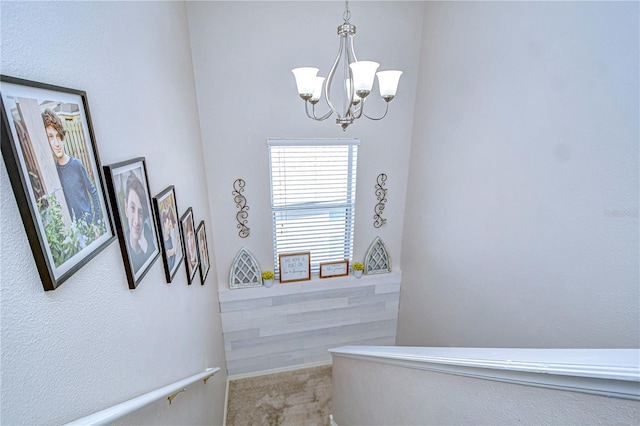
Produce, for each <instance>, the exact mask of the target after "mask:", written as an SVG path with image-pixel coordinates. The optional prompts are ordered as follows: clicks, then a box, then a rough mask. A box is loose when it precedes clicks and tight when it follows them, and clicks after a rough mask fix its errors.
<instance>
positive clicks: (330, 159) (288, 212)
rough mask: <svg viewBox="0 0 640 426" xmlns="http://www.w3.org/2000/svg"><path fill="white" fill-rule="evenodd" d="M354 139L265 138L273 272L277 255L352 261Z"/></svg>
mask: <svg viewBox="0 0 640 426" xmlns="http://www.w3.org/2000/svg"><path fill="white" fill-rule="evenodd" d="M359 144H360V141H359V140H357V139H310V140H289V139H286V140H276V139H269V140H268V141H267V145H268V146H269V163H270V167H271V210H272V214H273V253H274V262H273V264H274V265H275V266H274V269H275V271H276V274H277V271H278V254H280V253H295V252H301V251H310V252H311V272H312V273H316V274H317V273H318V271H319V264H320V262H327V261H332V260H344V259H348V260H349V261H351V259H352V257H353V227H354V217H355V205H356V170H357V154H358V145H359Z"/></svg>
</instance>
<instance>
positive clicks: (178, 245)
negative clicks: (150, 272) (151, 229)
mask: <svg viewBox="0 0 640 426" xmlns="http://www.w3.org/2000/svg"><path fill="white" fill-rule="evenodd" d="M153 207H154V212H155V215H156V223H157V224H158V235H159V237H160V238H159V239H160V247H161V249H162V260H163V264H164V274H165V277H166V279H167V283H171V281H172V280H173V277H174V276H175V275H176V272H178V268H179V267H180V265H181V264H182V261H183V260H184V250H183V245H182V233H181V232H180V226H179V224H178V204H177V201H176V191H175V187H174V186H173V185H171V186H169V187H167V188H165V189H164V190H163V191H162V192H160V193H159V194H158V195H156V196H155V197H153Z"/></svg>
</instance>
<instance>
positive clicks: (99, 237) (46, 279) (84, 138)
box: [0, 75, 116, 291]
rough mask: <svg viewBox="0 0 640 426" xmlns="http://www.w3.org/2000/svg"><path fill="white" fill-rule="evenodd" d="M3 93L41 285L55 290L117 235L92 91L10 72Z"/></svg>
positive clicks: (0, 87) (11, 166)
mask: <svg viewBox="0 0 640 426" xmlns="http://www.w3.org/2000/svg"><path fill="white" fill-rule="evenodd" d="M0 95H1V96H0V97H1V99H2V108H1V109H2V126H1V128H2V130H1V137H0V149H1V151H2V157H3V158H4V162H5V164H6V166H7V172H8V175H9V181H10V182H11V186H12V188H13V193H14V195H15V197H16V201H17V204H18V209H19V211H20V215H21V217H22V222H23V224H24V228H25V231H26V235H27V240H28V241H29V244H30V246H31V251H32V253H33V257H34V260H35V263H36V267H37V269H38V273H39V275H40V279H41V280H42V286H43V288H44V290H45V291H49V290H55V289H56V288H57V287H58V286H60V284H62V283H63V282H65V281H66V280H67V279H69V277H71V276H72V275H73V274H74V273H75V272H77V271H78V270H79V269H80V268H82V267H83V266H84V265H85V264H86V263H87V262H89V260H91V259H93V258H94V257H95V256H97V255H98V253H100V252H101V251H102V250H104V249H105V248H106V247H107V246H108V245H109V244H110V243H111V242H112V241H114V240H115V238H116V237H115V232H114V229H113V223H112V220H111V212H110V210H109V207H108V201H107V195H106V192H105V187H104V178H103V175H102V166H101V165H100V157H99V155H98V148H97V145H96V141H95V135H94V132H93V125H92V124H91V114H90V113H89V103H88V101H87V95H86V93H85V92H84V91H82V90H77V89H69V88H66V87H60V86H54V85H50V84H45V83H38V82H34V81H29V80H23V79H19V78H15V77H9V76H5V75H1V76H0ZM3 209H4V206H3ZM7 255H9V254H8V253H7Z"/></svg>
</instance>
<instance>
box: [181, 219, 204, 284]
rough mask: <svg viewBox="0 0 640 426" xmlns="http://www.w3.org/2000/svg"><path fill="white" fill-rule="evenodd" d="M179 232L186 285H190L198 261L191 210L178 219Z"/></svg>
mask: <svg viewBox="0 0 640 426" xmlns="http://www.w3.org/2000/svg"><path fill="white" fill-rule="evenodd" d="M180 230H181V231H182V242H183V244H184V257H185V259H186V260H185V264H186V268H185V269H186V271H187V284H189V285H191V282H192V281H193V278H194V277H195V276H196V272H198V266H199V265H200V260H199V258H198V243H197V242H196V229H195V222H194V219H193V209H192V208H191V207H189V208H188V209H187V211H186V212H184V214H183V215H182V216H181V217H180Z"/></svg>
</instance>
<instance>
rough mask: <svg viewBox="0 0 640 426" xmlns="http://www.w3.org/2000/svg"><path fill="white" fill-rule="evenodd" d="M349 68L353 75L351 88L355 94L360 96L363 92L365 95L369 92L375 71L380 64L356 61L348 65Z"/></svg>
mask: <svg viewBox="0 0 640 426" xmlns="http://www.w3.org/2000/svg"><path fill="white" fill-rule="evenodd" d="M349 66H350V67H351V71H352V73H353V87H354V89H355V91H356V93H358V94H359V95H361V96H362V94H363V92H364V93H366V94H368V93H369V92H371V88H372V87H373V80H374V79H375V77H376V70H377V69H378V67H379V66H380V64H379V63H377V62H372V61H357V62H352V63H350V64H349ZM366 94H365V96H366Z"/></svg>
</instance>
